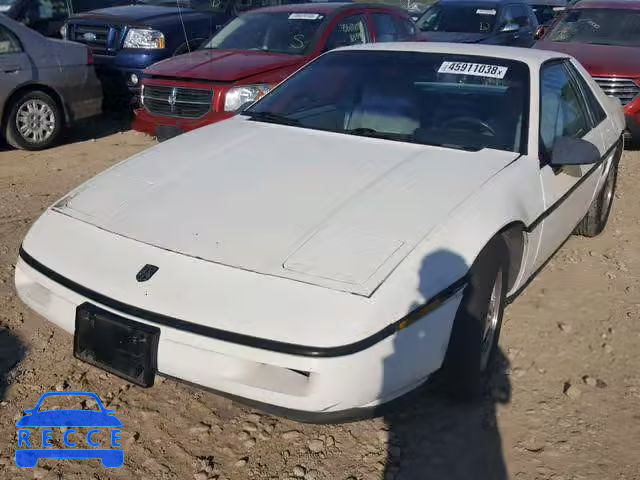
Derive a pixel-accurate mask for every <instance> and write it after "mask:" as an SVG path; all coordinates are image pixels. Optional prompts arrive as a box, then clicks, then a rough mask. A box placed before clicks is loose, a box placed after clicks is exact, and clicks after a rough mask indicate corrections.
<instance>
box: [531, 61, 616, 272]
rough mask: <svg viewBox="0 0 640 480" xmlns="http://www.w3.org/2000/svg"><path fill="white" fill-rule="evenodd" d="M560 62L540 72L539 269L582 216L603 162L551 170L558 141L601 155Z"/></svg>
mask: <svg viewBox="0 0 640 480" xmlns="http://www.w3.org/2000/svg"><path fill="white" fill-rule="evenodd" d="M566 63H567V62H566V61H564V60H558V61H552V62H547V63H545V64H544V65H543V66H542V69H541V73H540V124H539V142H540V152H541V159H540V162H541V164H540V181H541V184H542V190H543V196H544V206H545V212H544V213H543V215H542V216H541V217H540V218H539V219H538V221H536V225H537V226H541V227H542V235H541V241H540V246H539V248H538V254H537V256H536V265H537V266H539V265H541V264H542V263H543V262H544V261H545V260H546V259H547V258H548V257H549V256H550V255H552V254H553V252H554V251H555V250H556V249H557V248H558V247H559V246H560V245H561V244H562V242H563V241H564V240H565V239H566V238H567V237H568V236H569V235H570V234H571V232H572V231H573V230H574V228H575V227H576V225H577V224H578V223H579V222H580V220H581V219H582V218H583V217H584V215H585V214H586V212H587V210H588V208H589V205H590V204H591V201H592V199H593V197H594V194H595V193H596V188H597V186H598V182H599V179H600V176H601V174H602V171H603V168H602V165H603V163H602V162H600V163H598V164H596V165H567V166H563V167H560V168H559V167H554V166H551V165H550V164H549V158H550V154H551V151H552V149H553V146H554V143H555V141H556V140H557V139H558V138H560V137H573V138H582V139H584V140H587V141H589V142H591V143H592V144H594V145H595V146H596V147H597V148H598V150H599V151H600V154H601V155H603V156H604V155H605V153H606V152H605V150H606V148H605V142H604V140H603V128H606V122H603V121H600V122H599V123H597V124H596V120H595V116H594V115H593V114H592V112H591V110H590V109H589V106H588V105H587V102H586V101H585V98H584V96H583V94H582V90H581V87H580V85H579V84H578V83H577V82H576V81H575V78H574V77H573V75H572V74H571V72H570V70H569V68H568V66H567V65H566Z"/></svg>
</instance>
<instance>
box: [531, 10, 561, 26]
mask: <svg viewBox="0 0 640 480" xmlns="http://www.w3.org/2000/svg"><path fill="white" fill-rule="evenodd" d="M531 8H532V9H533V13H535V15H536V18H537V19H538V23H539V24H540V25H546V24H548V23H550V22H551V20H553V19H554V18H555V17H557V16H558V14H560V13H562V11H563V10H564V9H565V8H564V7H554V6H552V5H531Z"/></svg>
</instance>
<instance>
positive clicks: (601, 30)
mask: <svg viewBox="0 0 640 480" xmlns="http://www.w3.org/2000/svg"><path fill="white" fill-rule="evenodd" d="M548 39H549V40H551V41H552V42H577V43H591V44H597V45H621V46H628V47H640V10H614V9H604V8H585V9H578V10H570V11H568V12H567V14H566V15H565V16H564V17H562V18H561V19H560V20H559V21H558V23H557V24H556V25H555V27H554V28H553V29H552V30H551V32H549V36H548Z"/></svg>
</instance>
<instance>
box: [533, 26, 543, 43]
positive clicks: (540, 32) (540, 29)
mask: <svg viewBox="0 0 640 480" xmlns="http://www.w3.org/2000/svg"><path fill="white" fill-rule="evenodd" d="M544 31H545V28H544V26H543V25H540V26H539V27H538V28H537V30H536V33H534V35H533V38H535V39H536V40H540V39H541V38H542V36H543V35H544Z"/></svg>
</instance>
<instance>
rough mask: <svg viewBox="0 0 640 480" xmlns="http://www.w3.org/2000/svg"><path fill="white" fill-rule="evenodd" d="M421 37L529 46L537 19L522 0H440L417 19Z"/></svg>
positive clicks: (441, 40)
mask: <svg viewBox="0 0 640 480" xmlns="http://www.w3.org/2000/svg"><path fill="white" fill-rule="evenodd" d="M416 24H417V26H418V29H419V30H420V31H421V32H422V33H421V34H420V39H421V40H426V41H431V42H460V43H487V44H492V45H510V46H515V47H530V46H532V45H533V44H534V42H535V40H536V39H535V36H536V31H537V30H538V20H537V19H536V16H535V14H534V13H533V10H532V9H531V6H530V5H529V4H528V3H527V2H525V1H524V0H440V1H438V2H436V3H434V4H433V5H432V6H431V7H429V8H428V9H427V10H426V11H425V12H424V14H422V16H421V17H420V18H419V19H418V21H417V22H416Z"/></svg>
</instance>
